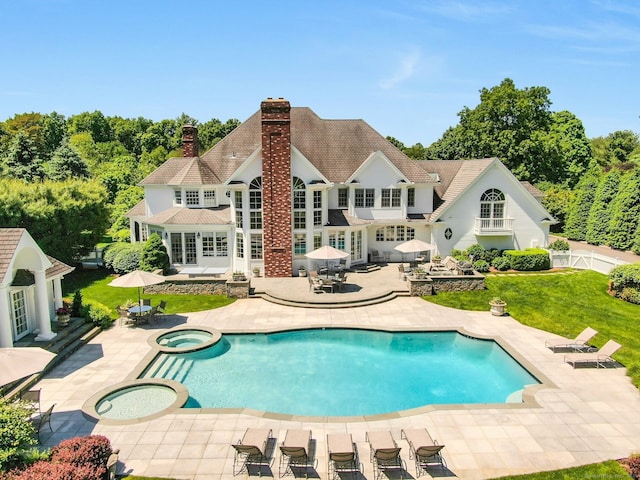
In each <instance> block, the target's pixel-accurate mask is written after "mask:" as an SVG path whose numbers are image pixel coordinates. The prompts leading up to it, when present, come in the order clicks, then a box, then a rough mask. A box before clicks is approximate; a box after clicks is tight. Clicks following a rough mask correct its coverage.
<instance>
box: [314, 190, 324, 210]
mask: <svg viewBox="0 0 640 480" xmlns="http://www.w3.org/2000/svg"><path fill="white" fill-rule="evenodd" d="M313 208H322V192H321V191H320V190H314V191H313Z"/></svg>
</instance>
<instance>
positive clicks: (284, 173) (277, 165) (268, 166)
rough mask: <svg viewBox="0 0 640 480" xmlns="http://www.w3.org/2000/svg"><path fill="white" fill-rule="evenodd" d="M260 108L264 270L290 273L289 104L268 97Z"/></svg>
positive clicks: (273, 274)
mask: <svg viewBox="0 0 640 480" xmlns="http://www.w3.org/2000/svg"><path fill="white" fill-rule="evenodd" d="M260 110H261V112H262V214H263V225H262V226H263V232H264V239H263V240H264V274H265V276H266V277H291V276H293V265H292V262H293V249H292V240H291V231H292V227H291V105H290V104H289V102H288V101H287V100H285V99H284V98H278V99H273V98H268V99H266V100H265V101H263V102H262V103H261V105H260Z"/></svg>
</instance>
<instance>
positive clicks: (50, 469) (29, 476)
mask: <svg viewBox="0 0 640 480" xmlns="http://www.w3.org/2000/svg"><path fill="white" fill-rule="evenodd" d="M104 470H105V472H106V468H105V469H104ZM104 475H105V474H104V473H103V474H102V475H100V473H99V472H96V470H95V468H93V467H92V466H90V465H82V466H76V465H72V464H70V463H51V462H46V461H39V462H36V463H34V464H33V465H31V466H30V467H28V468H27V469H25V470H22V471H15V472H10V473H9V475H7V477H6V480H43V479H46V480H97V479H101V478H104Z"/></svg>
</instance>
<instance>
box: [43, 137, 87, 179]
mask: <svg viewBox="0 0 640 480" xmlns="http://www.w3.org/2000/svg"><path fill="white" fill-rule="evenodd" d="M45 171H46V174H47V178H49V179H50V180H58V181H59V180H66V179H68V178H88V177H89V167H88V165H87V162H85V161H84V160H83V159H82V157H81V156H80V154H79V153H78V152H77V150H76V149H74V148H73V147H72V146H71V145H70V143H69V139H67V138H65V139H64V140H63V141H62V143H61V144H60V146H59V147H58V148H56V150H55V152H53V155H52V156H51V160H50V161H49V162H47V163H46V164H45Z"/></svg>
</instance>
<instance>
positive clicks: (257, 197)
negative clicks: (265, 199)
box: [249, 177, 262, 230]
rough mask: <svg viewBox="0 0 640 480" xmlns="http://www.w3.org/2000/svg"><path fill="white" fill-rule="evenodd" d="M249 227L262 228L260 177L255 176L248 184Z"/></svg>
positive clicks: (253, 228)
mask: <svg viewBox="0 0 640 480" xmlns="http://www.w3.org/2000/svg"><path fill="white" fill-rule="evenodd" d="M249 228H251V229H252V230H259V229H261V228H262V177H256V178H254V179H253V180H251V183H250V184H249Z"/></svg>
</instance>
